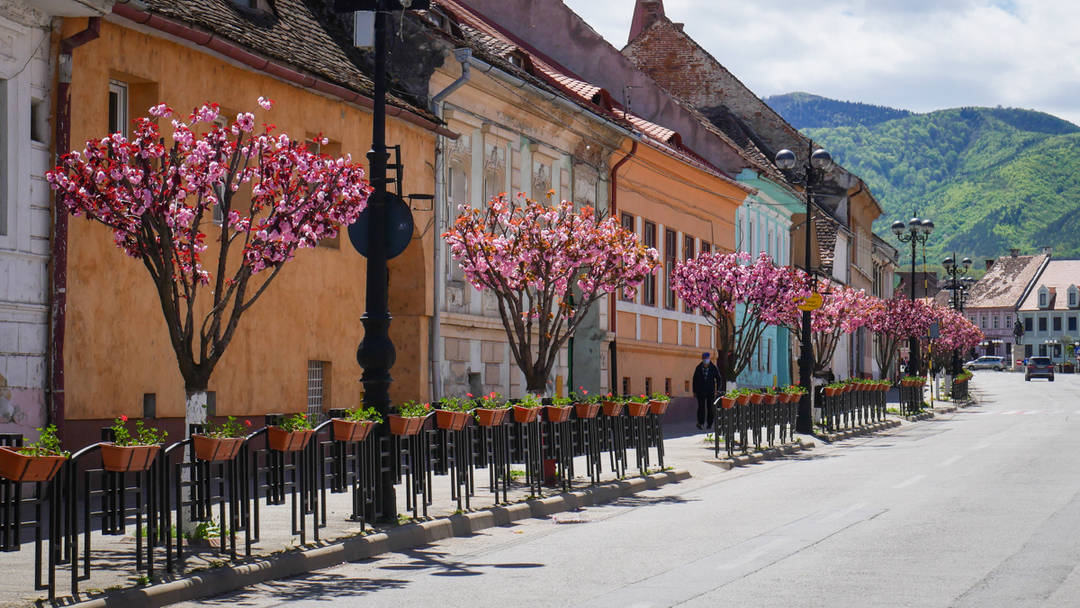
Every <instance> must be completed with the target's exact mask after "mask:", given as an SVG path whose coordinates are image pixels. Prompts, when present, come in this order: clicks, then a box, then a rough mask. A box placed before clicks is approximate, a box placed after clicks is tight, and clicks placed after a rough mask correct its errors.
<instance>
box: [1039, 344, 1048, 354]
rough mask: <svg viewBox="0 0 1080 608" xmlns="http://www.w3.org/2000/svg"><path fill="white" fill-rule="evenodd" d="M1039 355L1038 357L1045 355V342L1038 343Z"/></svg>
mask: <svg viewBox="0 0 1080 608" xmlns="http://www.w3.org/2000/svg"><path fill="white" fill-rule="evenodd" d="M1039 356H1040V357H1045V356H1046V345H1045V344H1040V345H1039Z"/></svg>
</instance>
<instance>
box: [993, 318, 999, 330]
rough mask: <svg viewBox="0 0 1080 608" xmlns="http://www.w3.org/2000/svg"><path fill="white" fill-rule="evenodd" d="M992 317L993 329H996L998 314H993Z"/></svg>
mask: <svg viewBox="0 0 1080 608" xmlns="http://www.w3.org/2000/svg"><path fill="white" fill-rule="evenodd" d="M993 319H994V329H997V328H998V316H997V315H994V317H993Z"/></svg>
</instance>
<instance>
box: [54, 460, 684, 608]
mask: <svg viewBox="0 0 1080 608" xmlns="http://www.w3.org/2000/svg"><path fill="white" fill-rule="evenodd" d="M689 478H690V473H689V471H686V470H685V469H676V470H673V471H664V472H661V473H653V474H652V475H647V476H645V477H634V478H631V479H625V480H621V481H612V482H608V483H604V484H600V485H597V486H593V487H591V488H586V489H584V490H577V491H573V492H564V493H562V494H558V495H555V496H549V497H547V498H538V499H534V500H527V501H525V502H521V503H516V504H512V505H506V506H495V507H491V508H488V509H485V510H483V511H476V512H473V513H462V514H458V515H451V516H450V517H442V518H438V519H433V520H430V521H424V522H418V523H414V524H408V525H404V526H400V527H397V528H391V529H390V530H387V531H385V532H379V533H376V534H370V535H368V536H355V537H351V538H345V539H341V540H337V541H334V542H331V543H329V544H327V545H324V546H321V547H315V548H313V549H306V550H300V551H290V552H287V553H282V554H279V555H271V556H268V557H264V558H261V559H258V560H255V561H252V562H249V563H245V564H238V565H235V566H224V567H221V568H215V569H213V570H209V571H206V572H200V573H199V574H196V575H193V576H186V577H184V578H181V579H177V580H174V581H170V582H166V583H161V584H158V585H152V586H149V587H140V588H136V589H124V590H121V591H117V592H115V593H111V594H108V595H105V596H101V597H96V598H93V599H90V600H86V601H84V602H79V603H76V604H73V605H72V606H74V607H79V608H106V607H121V606H166V605H168V604H174V603H177V602H183V601H187V600H193V599H198V598H200V597H206V596H210V595H217V594H220V593H225V592H227V591H232V590H233V589H239V588H241V587H247V586H249V585H254V584H256V583H261V582H263V581H267V580H273V579H281V578H287V577H290V576H296V575H298V574H304V573H306V572H311V571H312V570H319V569H322V568H329V567H331V566H336V565H338V564H342V563H345V562H350V561H356V560H360V559H365V558H368V557H372V556H375V555H379V554H380V553H386V552H390V551H400V550H402V549H407V548H410V547H416V546H419V545H424V544H428V543H432V542H435V541H438V540H442V539H444V538H450V537H452V536H470V535H472V534H474V533H476V532H477V531H479V530H483V529H485V528H492V527H495V526H505V525H508V524H510V523H513V522H515V521H518V520H521V519H530V518H537V519H543V518H545V517H547V516H549V515H551V514H553V513H559V512H561V511H568V510H572V509H576V508H579V507H585V506H589V505H594V504H599V503H604V502H610V501H612V500H615V499H617V498H621V497H623V496H629V495H632V494H636V493H638V492H641V491H644V490H654V489H656V488H659V487H661V486H664V485H667V484H669V483H675V482H679V481H683V480H686V479H689Z"/></svg>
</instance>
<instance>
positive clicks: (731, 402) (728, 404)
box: [720, 397, 735, 410]
mask: <svg viewBox="0 0 1080 608" xmlns="http://www.w3.org/2000/svg"><path fill="white" fill-rule="evenodd" d="M720 407H722V408H724V409H725V410H730V409H731V408H733V407H735V398H734V397H720Z"/></svg>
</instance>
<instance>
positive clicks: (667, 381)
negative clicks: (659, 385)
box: [664, 378, 671, 395]
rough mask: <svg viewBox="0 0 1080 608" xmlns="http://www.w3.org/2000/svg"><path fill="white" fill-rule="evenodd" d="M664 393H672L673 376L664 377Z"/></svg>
mask: <svg viewBox="0 0 1080 608" xmlns="http://www.w3.org/2000/svg"><path fill="white" fill-rule="evenodd" d="M664 394H665V395H670V394H671V378H664Z"/></svg>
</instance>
